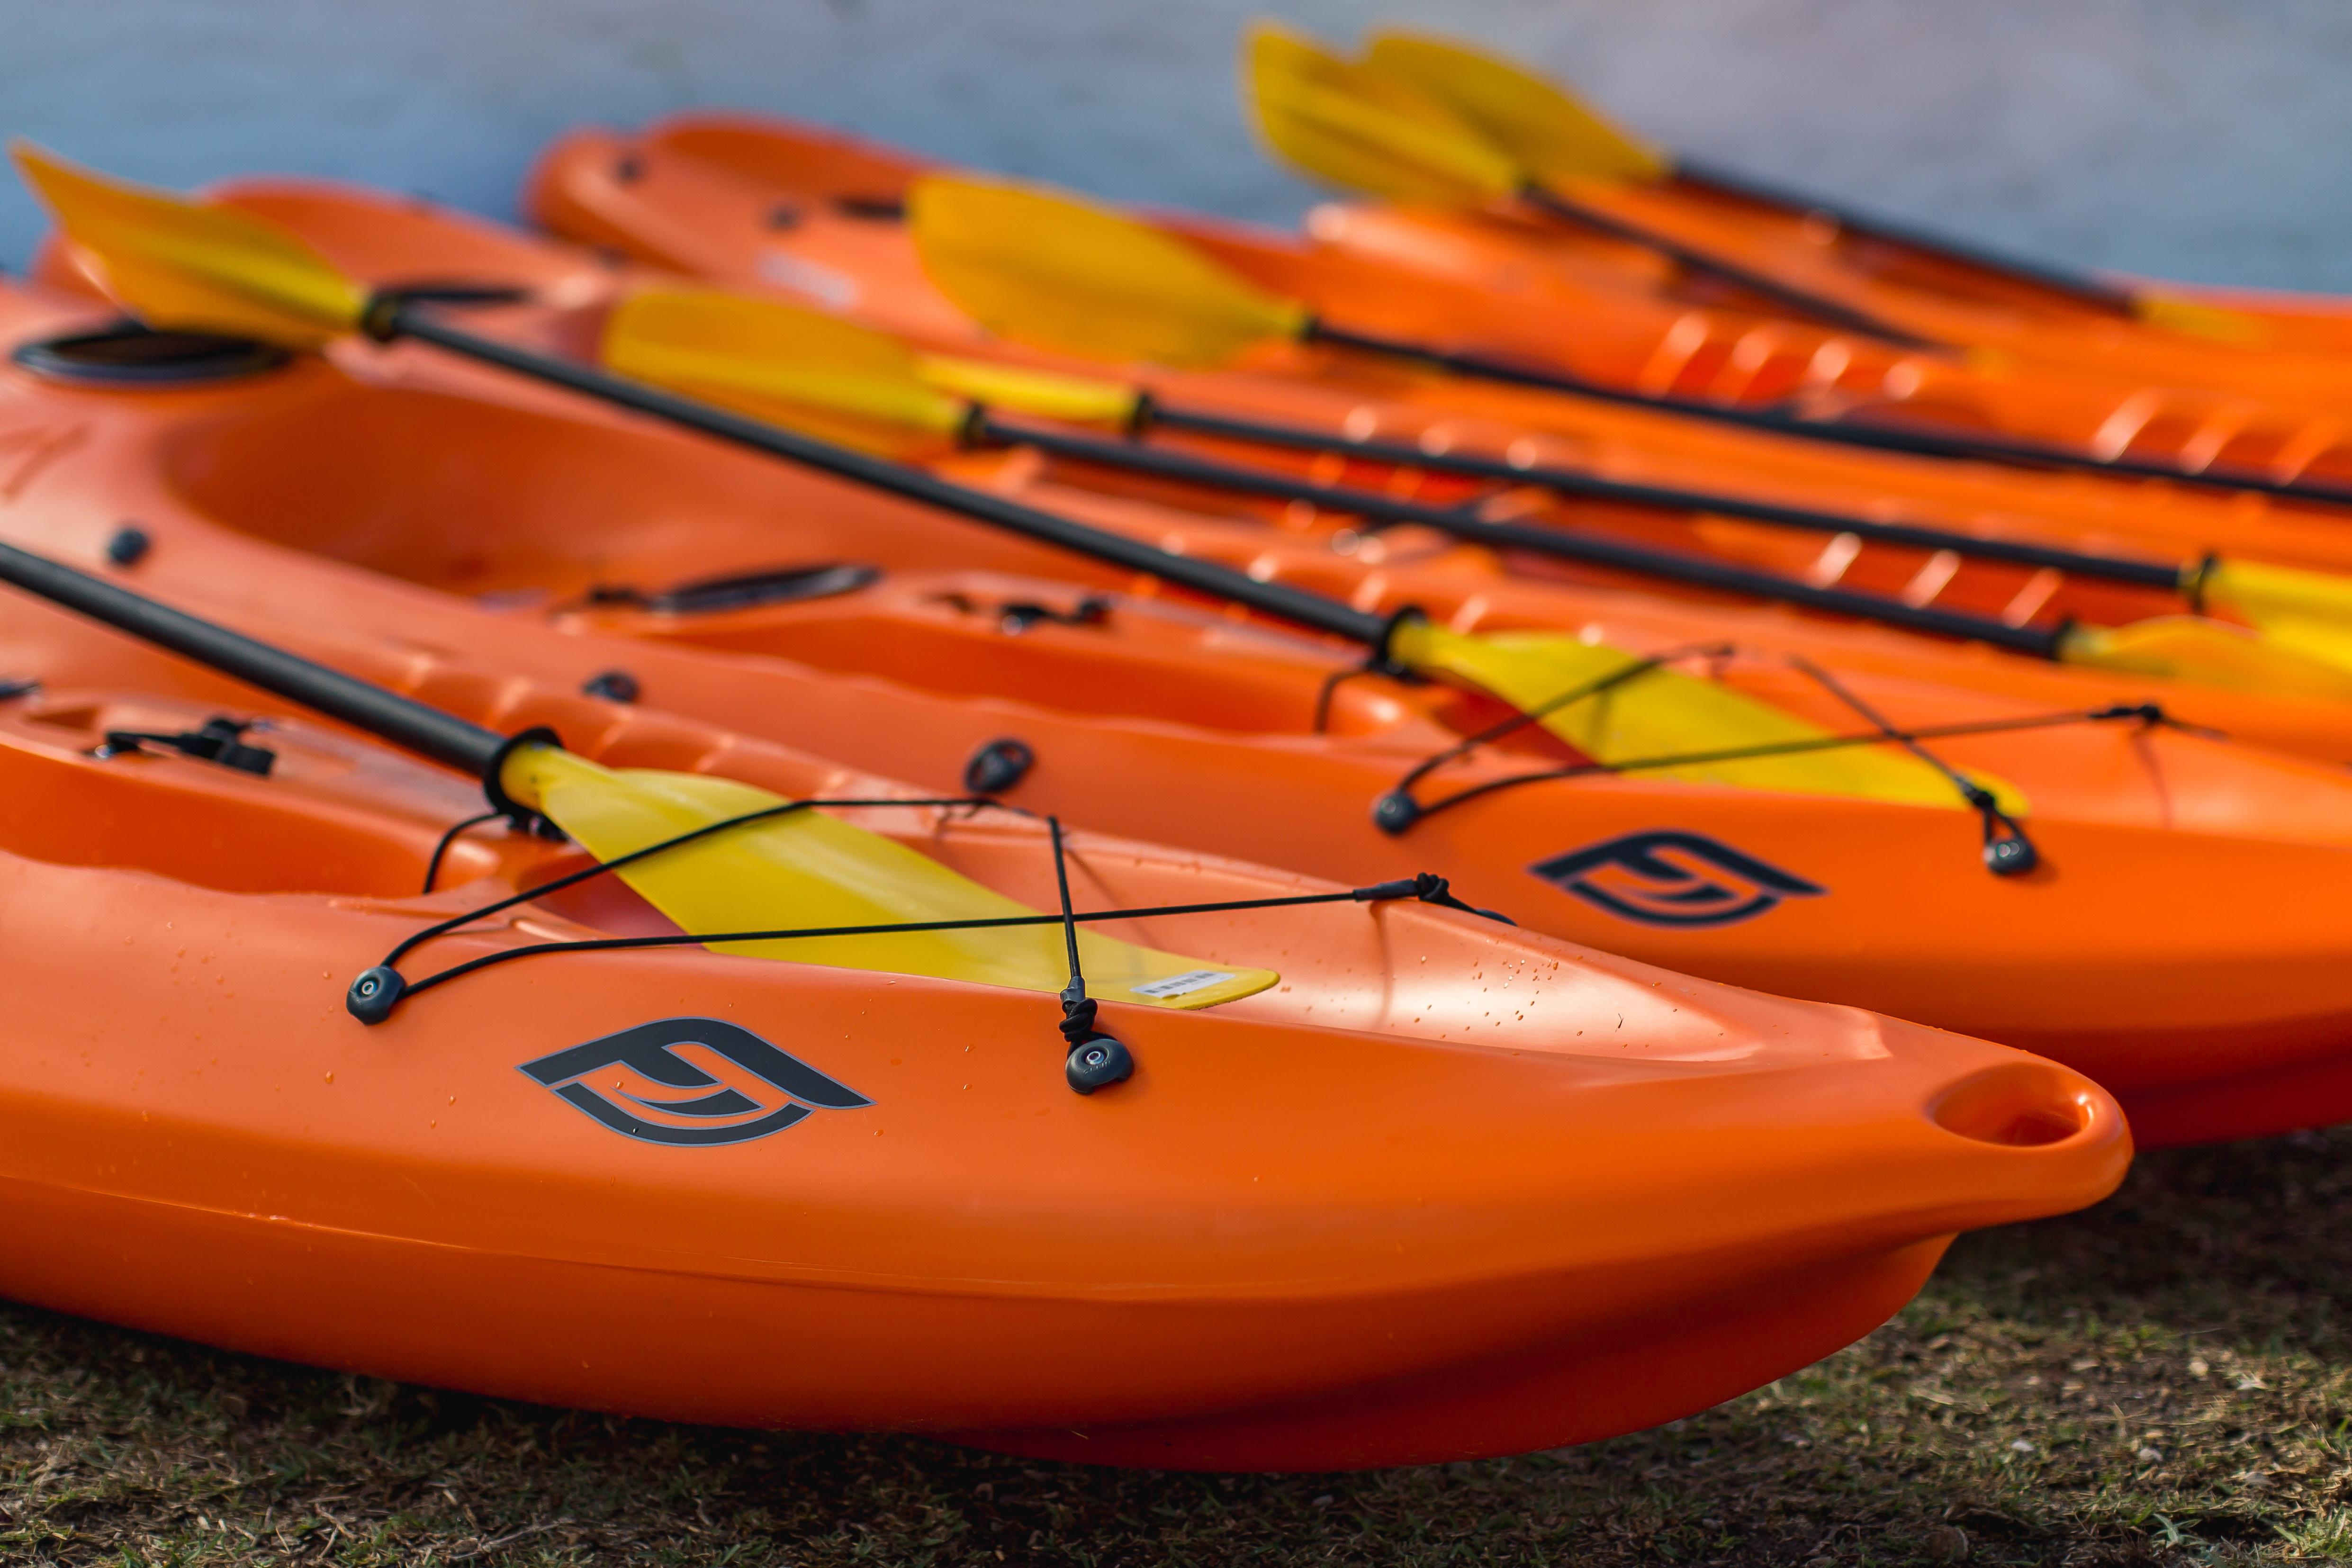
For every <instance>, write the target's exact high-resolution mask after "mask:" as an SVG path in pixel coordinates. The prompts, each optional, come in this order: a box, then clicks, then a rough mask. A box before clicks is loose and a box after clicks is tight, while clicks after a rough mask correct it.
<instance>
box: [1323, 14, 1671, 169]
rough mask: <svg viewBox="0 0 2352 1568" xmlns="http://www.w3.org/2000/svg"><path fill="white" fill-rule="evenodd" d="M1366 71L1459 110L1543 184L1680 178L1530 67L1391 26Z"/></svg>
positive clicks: (1662, 159) (1661, 158) (1379, 35)
mask: <svg viewBox="0 0 2352 1568" xmlns="http://www.w3.org/2000/svg"><path fill="white" fill-rule="evenodd" d="M1363 64H1364V67H1365V68H1366V69H1367V70H1368V71H1370V72H1371V73H1374V74H1377V75H1380V76H1385V77H1389V78H1391V79H1394V80H1396V81H1399V82H1402V83H1403V84H1404V85H1406V86H1408V87H1411V88H1413V89H1417V90H1419V91H1420V92H1422V93H1423V94H1425V95H1426V96H1428V97H1429V98H1431V99H1433V100H1435V101H1437V102H1438V103H1440V104H1442V105H1444V107H1445V108H1447V109H1449V110H1453V111H1454V113H1455V114H1456V115H1458V116H1459V117H1461V118H1462V119H1463V120H1464V121H1467V122H1469V123H1470V124H1472V125H1474V126H1475V127H1477V128H1478V129H1479V130H1480V131H1482V132H1485V133H1486V136H1487V138H1488V139H1489V140H1490V141H1492V142H1494V143H1495V145H1496V147H1498V148H1500V149H1502V150H1503V151H1504V152H1506V153H1508V154H1509V155H1510V156H1511V157H1512V158H1513V159H1515V160H1516V161H1517V162H1518V163H1520V164H1521V165H1522V166H1523V167H1525V168H1527V169H1528V170H1529V171H1531V172H1532V173H1534V174H1537V175H1538V176H1539V177H1542V178H1547V179H1585V180H1639V181H1649V180H1662V179H1664V178H1665V177H1666V176H1667V175H1669V174H1673V173H1674V162H1673V160H1672V159H1671V158H1670V157H1668V156H1667V154H1666V153H1665V152H1664V149H1662V148H1659V147H1655V146H1653V145H1651V144H1650V143H1648V142H1643V141H1642V140H1641V139H1640V138H1639V137H1637V136H1634V135H1633V134H1632V133H1631V132H1626V131H1624V130H1622V129H1621V128H1619V127H1618V126H1616V125H1613V124H1612V123H1611V122H1610V121H1608V120H1606V119H1604V118H1603V117H1602V116H1601V114H1600V113H1599V112H1598V111H1597V110H1593V109H1592V108H1591V107H1590V106H1589V105H1587V104H1584V103H1581V102H1580V101H1578V100H1576V99H1574V98H1571V97H1570V95H1569V94H1568V92H1567V91H1566V90H1565V89H1562V88H1561V87H1559V85H1558V84H1557V83H1554V82H1551V81H1548V80H1546V79H1544V78H1542V77H1540V76H1538V75H1537V74H1536V73H1535V72H1533V71H1531V70H1529V69H1528V68H1526V67H1525V66H1522V65H1518V64H1517V63H1515V62H1513V61H1511V60H1507V59H1504V58H1500V57H1498V56H1496V55H1492V54H1488V53H1486V51H1484V50H1482V49H1475V48H1473V47H1470V46H1468V45H1466V44H1462V43H1457V42H1454V40H1452V39H1447V38H1440V37H1433V36H1432V35H1430V34H1427V33H1416V32H1412V31H1411V30H1409V29H1404V28H1385V27H1384V28H1380V29H1377V30H1375V31H1374V32H1372V33H1370V34H1369V35H1368V36H1367V37H1366V40H1365V48H1364V58H1363Z"/></svg>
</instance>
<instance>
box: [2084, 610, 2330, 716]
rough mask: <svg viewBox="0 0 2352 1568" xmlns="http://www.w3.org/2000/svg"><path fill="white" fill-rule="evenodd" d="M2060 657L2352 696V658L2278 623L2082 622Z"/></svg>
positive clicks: (2285, 691)
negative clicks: (2312, 645) (2318, 651)
mask: <svg viewBox="0 0 2352 1568" xmlns="http://www.w3.org/2000/svg"><path fill="white" fill-rule="evenodd" d="M2323 646H2324V644H2323ZM2058 657H2059V658H2062V659H2063V660H2065V661H2066V662H2067V663H2069V664H2087V665H2093V666H2095V667H2096V668H2101V669H2120V670H2126V671H2128V672H2130V673H2131V674H2134V675H2161V676H2166V677H2168V678H2170V679H2175V680H2194V681H2200V682H2202V683H2203V684H2205V685H2207V686H2221V687H2227V688H2230V689H2233V690H2239V691H2269V692H2275V693H2277V694H2278V695H2280V696H2283V697H2321V698H2328V699H2333V700H2336V701H2352V662H2347V660H2344V659H2341V658H2326V657H2320V656H2316V655H2315V654H2314V653H2312V652H2309V651H2306V650H2305V649H2301V648H2297V647H2293V646H2291V645H2290V639H2289V637H2286V636H2284V635H2282V633H2281V632H2280V631H2279V630H2275V629H2272V628H2267V627H2266V628H2264V629H2263V630H2262V631H2250V630H2248V629H2246V628H2245V627H2243V626H2225V625H2223V624H2222V623H2221V622H2220V621H2210V620H2207V619H2205V618H2204V617H2202V616H2151V617H2149V618H2148V619H2147V620H2144V621H2134V622H2132V623H2131V625H2129V626H2113V627H2108V626H2077V627H2075V628H2074V630H2073V631H2072V632H2070V633H2069V634H2068V635H2067V637H2066V641H2065V643H2064V645H2063V647H2061V648H2060V650H2059V655H2058Z"/></svg>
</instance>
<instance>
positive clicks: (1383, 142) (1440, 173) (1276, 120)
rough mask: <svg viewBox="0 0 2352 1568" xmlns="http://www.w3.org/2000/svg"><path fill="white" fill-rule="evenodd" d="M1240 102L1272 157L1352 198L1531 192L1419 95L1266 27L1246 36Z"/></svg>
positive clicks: (1449, 198) (1426, 199)
mask: <svg viewBox="0 0 2352 1568" xmlns="http://www.w3.org/2000/svg"><path fill="white" fill-rule="evenodd" d="M1242 100H1243V102H1244V105H1245V106H1246V107H1247V108H1248V109H1249V110H1250V111H1251V118H1252V119H1253V120H1254V121H1255V122H1256V125H1257V130H1258V132H1259V134H1260V135H1261V136H1262V137H1263V138H1264V139H1265V143H1266V145H1267V146H1268V147H1270V148H1272V149H1273V150H1274V152H1275V153H1276V155H1278V156H1280V157H1281V158H1283V159H1286V161H1288V162H1289V163H1294V164H1296V165H1297V166H1298V167H1299V168H1300V169H1303V170H1305V171H1306V172H1307V174H1312V175H1314V176H1315V177H1317V178H1318V179H1322V180H1328V181H1329V182H1331V183H1332V184H1337V185H1341V186H1345V187H1347V188H1348V189H1350V190H1360V191H1370V192H1371V193H1372V194H1373V195H1380V196H1385V197H1387V198H1388V199H1389V200H1391V201H1399V202H1422V203H1428V204H1433V205H1447V206H1457V205H1476V204H1478V203H1482V202H1486V201H1491V200H1494V199H1496V198H1497V197H1501V196H1508V195H1513V194H1515V193H1516V192H1517V190H1518V189H1519V187H1520V186H1521V185H1523V184H1526V183H1527V171H1526V170H1524V169H1523V168H1521V167H1520V165H1519V163H1518V162H1517V159H1515V158H1513V157H1512V156H1511V154H1510V153H1507V152H1506V151H1504V150H1503V149H1502V148H1500V147H1497V146H1496V145H1495V143H1494V142H1492V141H1491V140H1489V139H1488V138H1487V136H1486V134H1485V132H1482V131H1480V130H1479V129H1477V128H1476V127H1474V126H1471V125H1466V124H1465V123H1464V122H1463V121H1461V119H1460V118H1459V117H1457V116H1456V115H1454V113H1453V112H1452V111H1450V110H1447V109H1445V108H1444V107H1442V106H1441V105H1439V104H1438V103H1436V102H1434V101H1433V100H1431V99H1430V98H1428V97H1427V96H1426V95H1424V94H1423V93H1422V92H1421V91H1419V90H1418V89H1414V88H1412V87H1411V86H1408V85H1407V84H1406V83H1404V82H1403V81H1402V80H1400V79H1396V78H1393V77H1387V76H1382V75H1380V74H1379V73H1376V72H1373V71H1369V70H1365V69H1363V68H1361V67H1359V66H1352V65H1349V63H1348V62H1347V61H1345V60H1343V59H1340V58H1339V57H1338V56H1336V55H1333V54H1330V53H1328V52H1327V51H1325V50H1324V49H1321V48H1319V47H1317V46H1316V45H1315V44H1314V42H1313V41H1312V40H1310V39H1308V38H1307V37H1303V36H1301V35H1300V34H1297V33H1294V32H1292V31H1291V30H1290V29H1288V28H1286V27H1283V26H1277V25H1276V24H1274V23H1272V22H1258V23H1255V24H1253V25H1252V26H1251V27H1250V28H1249V30H1248V31H1247V32H1246V33H1245V34H1244V36H1243V43H1242Z"/></svg>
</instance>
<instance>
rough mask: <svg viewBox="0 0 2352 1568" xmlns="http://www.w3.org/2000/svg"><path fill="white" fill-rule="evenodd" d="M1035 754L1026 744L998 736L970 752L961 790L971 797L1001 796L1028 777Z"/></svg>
mask: <svg viewBox="0 0 2352 1568" xmlns="http://www.w3.org/2000/svg"><path fill="white" fill-rule="evenodd" d="M1036 765H1037V753H1036V752H1034V751H1032V750H1030V749H1029V742H1026V741H1024V740H1021V739H1019V738H1017V737H1015V736H1012V735H1001V736H999V737H997V738H996V739H995V740H993V741H991V742H988V743H987V744H985V745H983V746H982V747H981V748H980V750H978V751H976V752H972V754H971V760H970V761H968V762H966V763H964V765H963V787H964V788H966V789H968V790H970V791H971V793H972V794H974V795H1003V793H1004V792H1005V791H1006V790H1009V789H1011V788H1012V787H1013V785H1015V784H1019V783H1020V782H1021V781H1022V780H1023V779H1025V778H1027V777H1028V776H1029V770H1030V769H1031V768H1034V767H1035V766H1036Z"/></svg>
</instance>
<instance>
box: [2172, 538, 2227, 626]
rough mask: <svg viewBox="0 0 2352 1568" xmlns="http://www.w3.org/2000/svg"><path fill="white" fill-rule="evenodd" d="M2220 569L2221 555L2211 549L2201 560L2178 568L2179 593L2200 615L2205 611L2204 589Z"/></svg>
mask: <svg viewBox="0 0 2352 1568" xmlns="http://www.w3.org/2000/svg"><path fill="white" fill-rule="evenodd" d="M2220 570H2221V556H2220V555H2219V554H2218V553H2216V552H2211V551H2208V552H2206V554H2205V558H2204V559H2203V560H2201V561H2199V562H2197V563H2194V564H2193V565H2189V566H2184V567H2182V568H2181V569H2180V595H2181V597H2183V598H2185V599H2187V600H2188V601H2189V608H2190V609H2192V610H2195V611H2196V612H2197V613H2198V614H2199V615H2200V616H2201V615H2203V614H2204V613H2205V589H2206V587H2207V585H2208V584H2210V583H2211V582H2212V581H2213V574H2214V573H2216V572H2219V571H2220Z"/></svg>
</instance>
